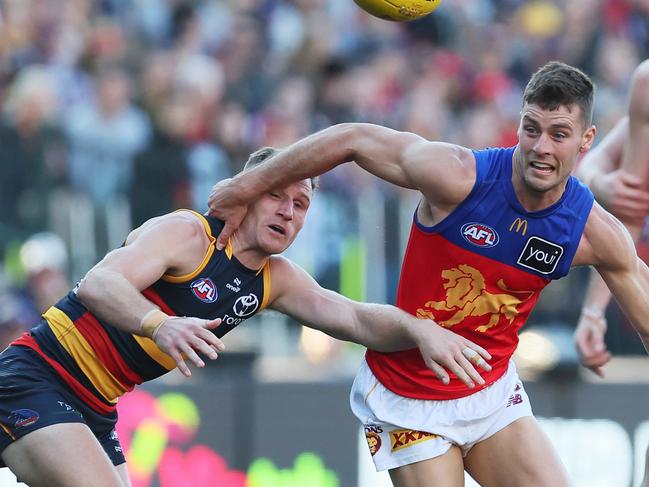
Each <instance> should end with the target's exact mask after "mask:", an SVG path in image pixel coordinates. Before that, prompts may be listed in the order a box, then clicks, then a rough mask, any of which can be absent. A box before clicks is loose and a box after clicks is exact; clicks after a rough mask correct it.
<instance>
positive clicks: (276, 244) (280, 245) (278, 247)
mask: <svg viewBox="0 0 649 487" xmlns="http://www.w3.org/2000/svg"><path fill="white" fill-rule="evenodd" d="M290 245H291V241H288V240H287V239H281V240H275V239H273V240H272V241H268V242H265V245H264V251H265V252H266V253H267V254H269V255H275V254H281V253H282V252H284V251H285V250H286V249H287V248H289V246H290Z"/></svg>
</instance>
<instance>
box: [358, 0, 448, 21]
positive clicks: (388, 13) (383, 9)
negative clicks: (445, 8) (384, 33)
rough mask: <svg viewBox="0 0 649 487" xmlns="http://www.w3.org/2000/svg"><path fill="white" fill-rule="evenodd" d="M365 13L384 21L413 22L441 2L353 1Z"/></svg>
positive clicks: (406, 0) (405, 0)
mask: <svg viewBox="0 0 649 487" xmlns="http://www.w3.org/2000/svg"><path fill="white" fill-rule="evenodd" d="M354 2H355V3H356V5H358V6H359V7H360V8H362V9H363V10H365V11H366V12H368V13H370V14H372V15H374V16H376V17H379V18H380V19H385V20H394V21H399V22H402V21H405V20H415V19H419V18H421V17H423V16H424V15H428V14H429V13H431V12H432V11H433V10H435V9H436V8H437V7H438V6H439V4H440V3H442V0H354Z"/></svg>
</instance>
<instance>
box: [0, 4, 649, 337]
mask: <svg viewBox="0 0 649 487" xmlns="http://www.w3.org/2000/svg"><path fill="white" fill-rule="evenodd" d="M647 57H649V1H647V0H539V1H523V0H444V1H443V2H442V5H441V7H440V8H439V9H438V10H437V11H436V12H435V13H433V14H432V15H429V16H427V17H424V18H423V19H421V20H418V21H415V22H407V23H392V22H387V21H382V20H378V19H375V18H373V17H371V16H369V15H368V14H366V13H365V12H363V11H361V10H360V9H359V8H358V7H357V6H356V5H355V4H354V3H353V1H352V0H292V1H291V0H192V1H189V0H0V269H4V271H3V272H2V275H3V276H4V277H3V278H2V279H0V281H1V282H0V326H2V324H5V325H6V323H10V322H11V323H14V325H15V324H16V323H17V325H16V326H18V327H20V326H27V325H29V324H31V323H33V319H34V316H37V315H38V313H40V312H41V311H42V307H43V306H46V305H47V304H50V303H48V302H47V300H44V299H43V298H42V297H39V294H40V293H42V292H44V293H45V295H46V296H49V295H50V294H53V290H54V289H55V290H56V291H58V290H59V289H60V288H64V287H65V286H63V285H62V283H66V285H67V283H69V282H72V281H74V280H75V279H78V278H79V277H80V276H81V275H82V273H83V272H84V271H85V270H87V268H88V267H89V266H90V265H92V264H93V263H94V262H96V261H97V259H98V258H100V257H101V255H103V253H104V252H105V251H106V250H107V249H109V248H111V247H112V246H115V245H119V244H120V242H121V240H120V239H123V238H124V237H125V235H126V232H128V230H129V229H130V228H133V227H134V226H137V225H139V224H140V223H142V222H143V221H144V220H146V219H148V218H150V217H152V216H155V215H159V214H162V213H165V212H168V211H171V210H174V209H176V208H181V207H191V208H195V209H197V210H199V211H204V210H205V209H206V201H207V196H208V194H209V190H210V187H211V185H212V184H213V183H214V182H216V181H218V180H220V179H222V178H226V177H229V176H231V175H232V174H234V173H236V172H238V171H239V170H240V169H241V167H242V165H243V163H244V162H245V160H246V158H247V156H248V154H249V153H250V152H251V151H253V150H255V149H256V148H258V147H260V146H265V145H270V146H275V147H283V146H286V145H287V144H290V143H291V142H293V141H295V140H297V139H298V138H300V137H302V136H305V135H307V134H309V133H311V132H313V131H315V130H318V129H320V128H323V127H326V126H328V125H330V124H335V123H339V122H347V121H365V122H374V123H379V124H383V125H387V126H390V127H393V128H396V129H402V130H409V131H413V132H416V133H418V134H420V135H422V136H424V137H426V138H429V139H437V140H446V141H451V142H456V143H460V144H463V145H465V146H468V147H472V148H482V147H486V146H491V145H513V144H515V143H516V128H517V117H518V112H519V109H520V104H521V93H522V89H523V87H524V85H525V83H526V82H527V79H528V78H529V76H530V74H531V73H532V72H533V71H534V70H535V69H536V68H537V67H539V66H540V65H541V64H543V63H545V62H546V61H548V60H551V59H559V60H562V61H565V62H567V63H570V64H573V65H576V66H579V67H580V68H582V69H583V70H584V71H585V72H587V73H588V74H589V75H591V76H592V77H593V78H594V80H595V82H596V84H597V89H598V92H597V95H596V96H597V103H596V113H595V122H596V124H597V125H598V128H599V130H600V134H602V133H605V132H606V130H607V129H608V128H609V127H611V126H612V124H613V123H614V122H615V121H616V120H617V119H618V118H619V117H620V116H621V115H622V113H623V112H624V110H625V103H626V92H627V87H628V83H629V78H630V75H631V73H632V71H633V69H634V67H635V66H636V65H637V64H638V62H639V61H641V60H642V59H645V58H647ZM366 194H371V195H373V196H372V198H374V199H372V201H375V200H376V198H375V196H376V195H377V194H378V195H379V199H378V201H380V202H381V205H382V206H383V208H384V217H385V218H384V220H385V229H386V230H385V233H384V235H383V237H384V238H382V239H379V241H378V242H376V241H374V240H372V241H367V240H370V239H366V241H365V243H363V245H380V246H383V247H385V248H384V249H383V253H382V255H383V256H384V260H385V262H382V263H381V264H382V265H383V266H384V267H385V279H386V282H387V288H386V291H385V293H384V294H385V296H370V297H371V298H375V299H385V300H388V301H392V300H393V298H394V288H395V285H396V280H397V277H398V269H399V259H400V250H401V248H402V247H399V245H395V244H394V243H393V240H394V238H395V237H394V231H393V229H394V228H395V227H396V226H397V225H398V226H400V227H404V226H405V227H407V226H408V225H409V218H410V215H408V216H407V218H406V219H405V221H403V220H404V218H402V217H400V216H402V215H401V213H400V211H398V209H399V208H401V203H402V202H403V201H404V200H406V201H410V200H408V198H411V195H408V194H406V192H404V191H400V190H396V189H395V188H393V187H390V186H388V185H387V184H383V183H381V182H379V181H378V180H376V179H374V178H372V177H368V176H367V175H364V174H363V173H362V172H361V171H360V170H356V169H354V168H352V167H349V168H347V167H342V168H339V169H338V170H336V171H334V172H333V173H332V174H330V175H327V176H325V177H324V178H323V181H322V189H321V190H320V193H319V195H318V196H317V198H316V203H315V204H314V206H313V209H312V212H311V213H312V214H311V215H310V216H309V219H308V220H307V225H306V227H305V231H304V235H303V236H302V238H301V240H300V241H298V242H297V244H296V248H295V249H293V250H292V252H293V256H294V258H296V259H297V260H298V261H300V262H302V263H303V265H305V266H306V267H307V268H308V269H309V270H310V271H311V272H312V273H313V274H314V275H315V276H316V277H317V278H318V279H319V280H320V281H321V282H322V283H323V284H324V285H326V286H329V287H332V288H335V289H338V288H340V287H341V286H342V285H341V275H344V274H345V272H344V270H341V266H342V265H343V264H344V263H345V262H348V261H350V260H353V259H352V258H350V257H349V255H346V252H349V249H350V248H352V249H353V248H354V245H350V242H352V243H353V242H355V241H357V240H358V236H359V231H360V230H359V229H361V228H362V227H363V223H362V221H361V220H362V217H363V211H362V206H363V202H364V197H365V195H366ZM411 208H412V209H414V204H413V205H411ZM395 209H396V211H395ZM379 210H380V208H379ZM41 232H49V233H47V234H43V233H41ZM35 234H36V237H34V235H35ZM30 237H31V238H30ZM48 239H50V245H55V246H59V247H61V246H62V248H63V252H64V253H65V259H63V260H61V259H60V258H59V259H58V260H57V258H56V256H55V255H54V254H56V251H54V250H52V251H51V252H50V251H45V256H44V261H45V262H44V263H43V265H42V266H41V268H40V269H37V271H35V270H34V269H30V268H29V260H30V259H32V258H33V257H31V254H29V253H28V252H26V251H25V248H24V247H25V245H27V244H26V242H27V243H30V242H32V243H33V242H34V241H36V242H38V244H39V245H46V247H45V248H48V247H47V241H48ZM52 239H53V240H52ZM57 239H58V243H56V244H53V243H52V242H54V241H57ZM360 241H361V242H363V238H362V235H361V238H360ZM44 242H45V243H44ZM352 252H353V251H352ZM366 254H369V255H374V254H373V253H372V252H371V251H370V252H369V253H367V252H366ZM21 255H22V258H21ZM25 255H27V256H28V257H25ZM358 255H360V256H361V257H362V255H364V253H363V252H356V256H357V257H358ZM352 257H353V256H352ZM49 260H51V261H53V262H49ZM54 261H55V262H54ZM43 269H56V272H57V276H58V277H57V278H56V279H49V280H48V279H46V280H45V284H43V283H42V282H40V281H39V279H36V278H35V276H38V275H40V273H42V272H43ZM35 281H36V282H39V283H40V284H39V285H36V284H35ZM43 285H44V286H45V288H46V291H42V290H41V289H40V287H42V286H43ZM39 286H40V287H39ZM351 287H352V288H353V287H354V286H353V285H352V286H351ZM357 287H358V286H357ZM361 287H362V286H361ZM574 287H575V288H581V286H574ZM2 289H4V291H2ZM558 289H559V290H558V291H552V290H549V293H550V294H551V295H552V296H553V307H551V308H548V309H546V310H545V311H544V307H543V306H541V311H540V313H544V312H546V313H547V316H546V315H543V319H548V320H549V319H554V318H553V314H552V313H554V315H557V316H558V315H559V314H561V316H562V317H563V319H566V320H569V319H571V318H576V314H577V306H578V304H579V303H578V299H576V298H575V296H576V294H575V293H579V292H581V291H579V290H575V289H573V287H570V289H569V292H566V289H561V288H560V287H559V288H558ZM552 293H554V294H552ZM3 300H4V302H5V304H4V305H3V304H2V303H3ZM7 302H10V304H11V306H9V305H7V304H6V303H7ZM8 310H9V311H8ZM12 326H13V325H12ZM613 348H614V349H615V347H613Z"/></svg>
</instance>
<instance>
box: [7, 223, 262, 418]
mask: <svg viewBox="0 0 649 487" xmlns="http://www.w3.org/2000/svg"><path fill="white" fill-rule="evenodd" d="M195 214H196V215H197V216H198V217H199V218H201V220H202V221H203V226H204V228H205V232H206V234H207V235H208V237H209V239H210V245H209V248H208V250H207V253H206V255H205V257H204V259H203V261H202V263H201V264H200V266H199V267H198V268H197V269H195V270H194V272H192V273H191V274H188V275H185V276H169V275H164V276H162V278H161V279H160V280H158V281H157V282H155V283H153V284H152V285H151V286H150V287H149V288H148V289H145V290H144V291H142V294H143V295H144V296H145V297H146V298H147V299H149V300H150V301H152V302H153V303H155V304H156V305H157V306H158V307H159V308H160V309H161V310H162V311H164V312H165V313H167V314H168V315H171V316H195V317H198V318H204V319H215V318H221V320H222V323H221V325H220V326H219V327H217V328H216V329H215V330H213V332H214V333H215V334H216V335H217V336H218V337H222V336H223V335H225V334H226V333H227V332H228V331H230V330H232V329H233V328H234V327H235V326H237V325H238V324H239V323H241V322H242V321H244V320H245V319H247V318H250V317H251V316H253V315H254V314H256V313H258V312H259V311H261V310H263V309H264V307H265V306H266V304H267V301H268V294H269V291H270V266H269V264H268V262H267V263H266V264H265V265H264V266H263V267H262V268H261V269H259V270H252V269H248V268H247V267H245V266H244V265H243V264H241V263H240V262H239V261H238V260H237V259H236V257H235V256H234V255H232V248H231V247H230V245H229V244H228V245H227V246H226V247H225V249H223V250H221V251H217V250H216V247H215V243H216V238H215V237H214V235H218V234H219V232H220V231H221V228H222V227H223V222H222V221H220V220H217V219H216V218H213V217H204V216H202V215H199V214H198V213H195ZM43 318H44V319H43V320H42V321H41V323H40V324H38V325H37V326H35V327H34V328H32V330H30V332H28V333H26V334H25V335H23V336H22V337H21V338H19V339H18V340H16V341H15V342H14V343H13V345H18V346H25V347H29V348H31V349H33V350H35V351H36V352H37V353H38V354H39V355H40V356H41V357H42V358H43V360H45V362H47V363H48V364H49V365H50V366H51V367H52V368H53V369H54V370H55V371H56V372H57V373H58V375H59V376H60V377H61V379H62V380H63V381H64V382H65V383H66V384H67V385H68V387H69V388H70V389H71V390H72V391H73V392H74V393H75V394H76V395H77V396H78V397H79V398H80V399H82V400H83V401H84V402H85V403H86V404H88V406H90V407H91V408H92V409H94V410H95V411H97V412H98V413H101V414H108V413H111V412H113V411H114V410H115V405H116V402H117V398H118V397H119V396H121V395H122V394H124V393H125V392H128V391H130V390H132V389H133V387H134V386H135V385H136V384H140V383H141V382H144V381H147V380H151V379H154V378H156V377H158V376H160V375H162V374H164V373H166V372H168V371H169V370H171V369H173V368H175V367H176V364H175V362H174V360H173V359H172V358H171V357H170V356H169V355H167V354H165V353H164V352H162V351H161V350H160V349H159V348H158V347H157V346H156V344H155V343H154V342H153V341H152V340H150V339H148V338H144V337H141V336H137V335H132V334H130V333H127V332H124V331H121V330H119V329H117V328H115V327H112V326H110V325H108V324H106V323H103V322H102V321H101V320H99V319H98V318H97V317H96V316H94V315H93V314H92V313H90V311H88V309H86V307H85V306H84V305H83V304H82V303H81V301H79V299H78V298H77V295H76V294H75V292H74V290H73V291H71V292H70V293H68V295H67V296H65V297H64V298H63V299H61V300H60V301H59V302H58V303H57V304H56V305H54V306H52V307H51V308H50V309H49V310H47V312H46V313H45V314H44V315H43Z"/></svg>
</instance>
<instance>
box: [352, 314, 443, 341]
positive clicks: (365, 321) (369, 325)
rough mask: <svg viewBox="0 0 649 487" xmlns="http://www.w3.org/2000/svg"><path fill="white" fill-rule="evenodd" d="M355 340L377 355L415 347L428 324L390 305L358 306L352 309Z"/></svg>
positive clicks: (428, 329)
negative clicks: (354, 317) (354, 310)
mask: <svg viewBox="0 0 649 487" xmlns="http://www.w3.org/2000/svg"><path fill="white" fill-rule="evenodd" d="M355 321H356V329H357V330H358V331H357V336H358V340H355V341H358V342H359V343H361V344H362V345H365V346H366V347H368V348H371V349H373V350H377V351H379V352H395V351H398V350H407V349H410V348H414V347H417V346H418V344H419V343H420V338H421V337H422V336H423V335H424V334H425V333H426V331H430V326H431V325H432V323H431V322H430V321H428V320H420V319H417V318H416V317H414V316H412V315H410V314H408V313H406V312H405V311H402V310H400V309H399V308H396V307H394V306H390V305H380V304H365V303H363V304H359V306H358V307H357V310H356V319H355Z"/></svg>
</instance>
